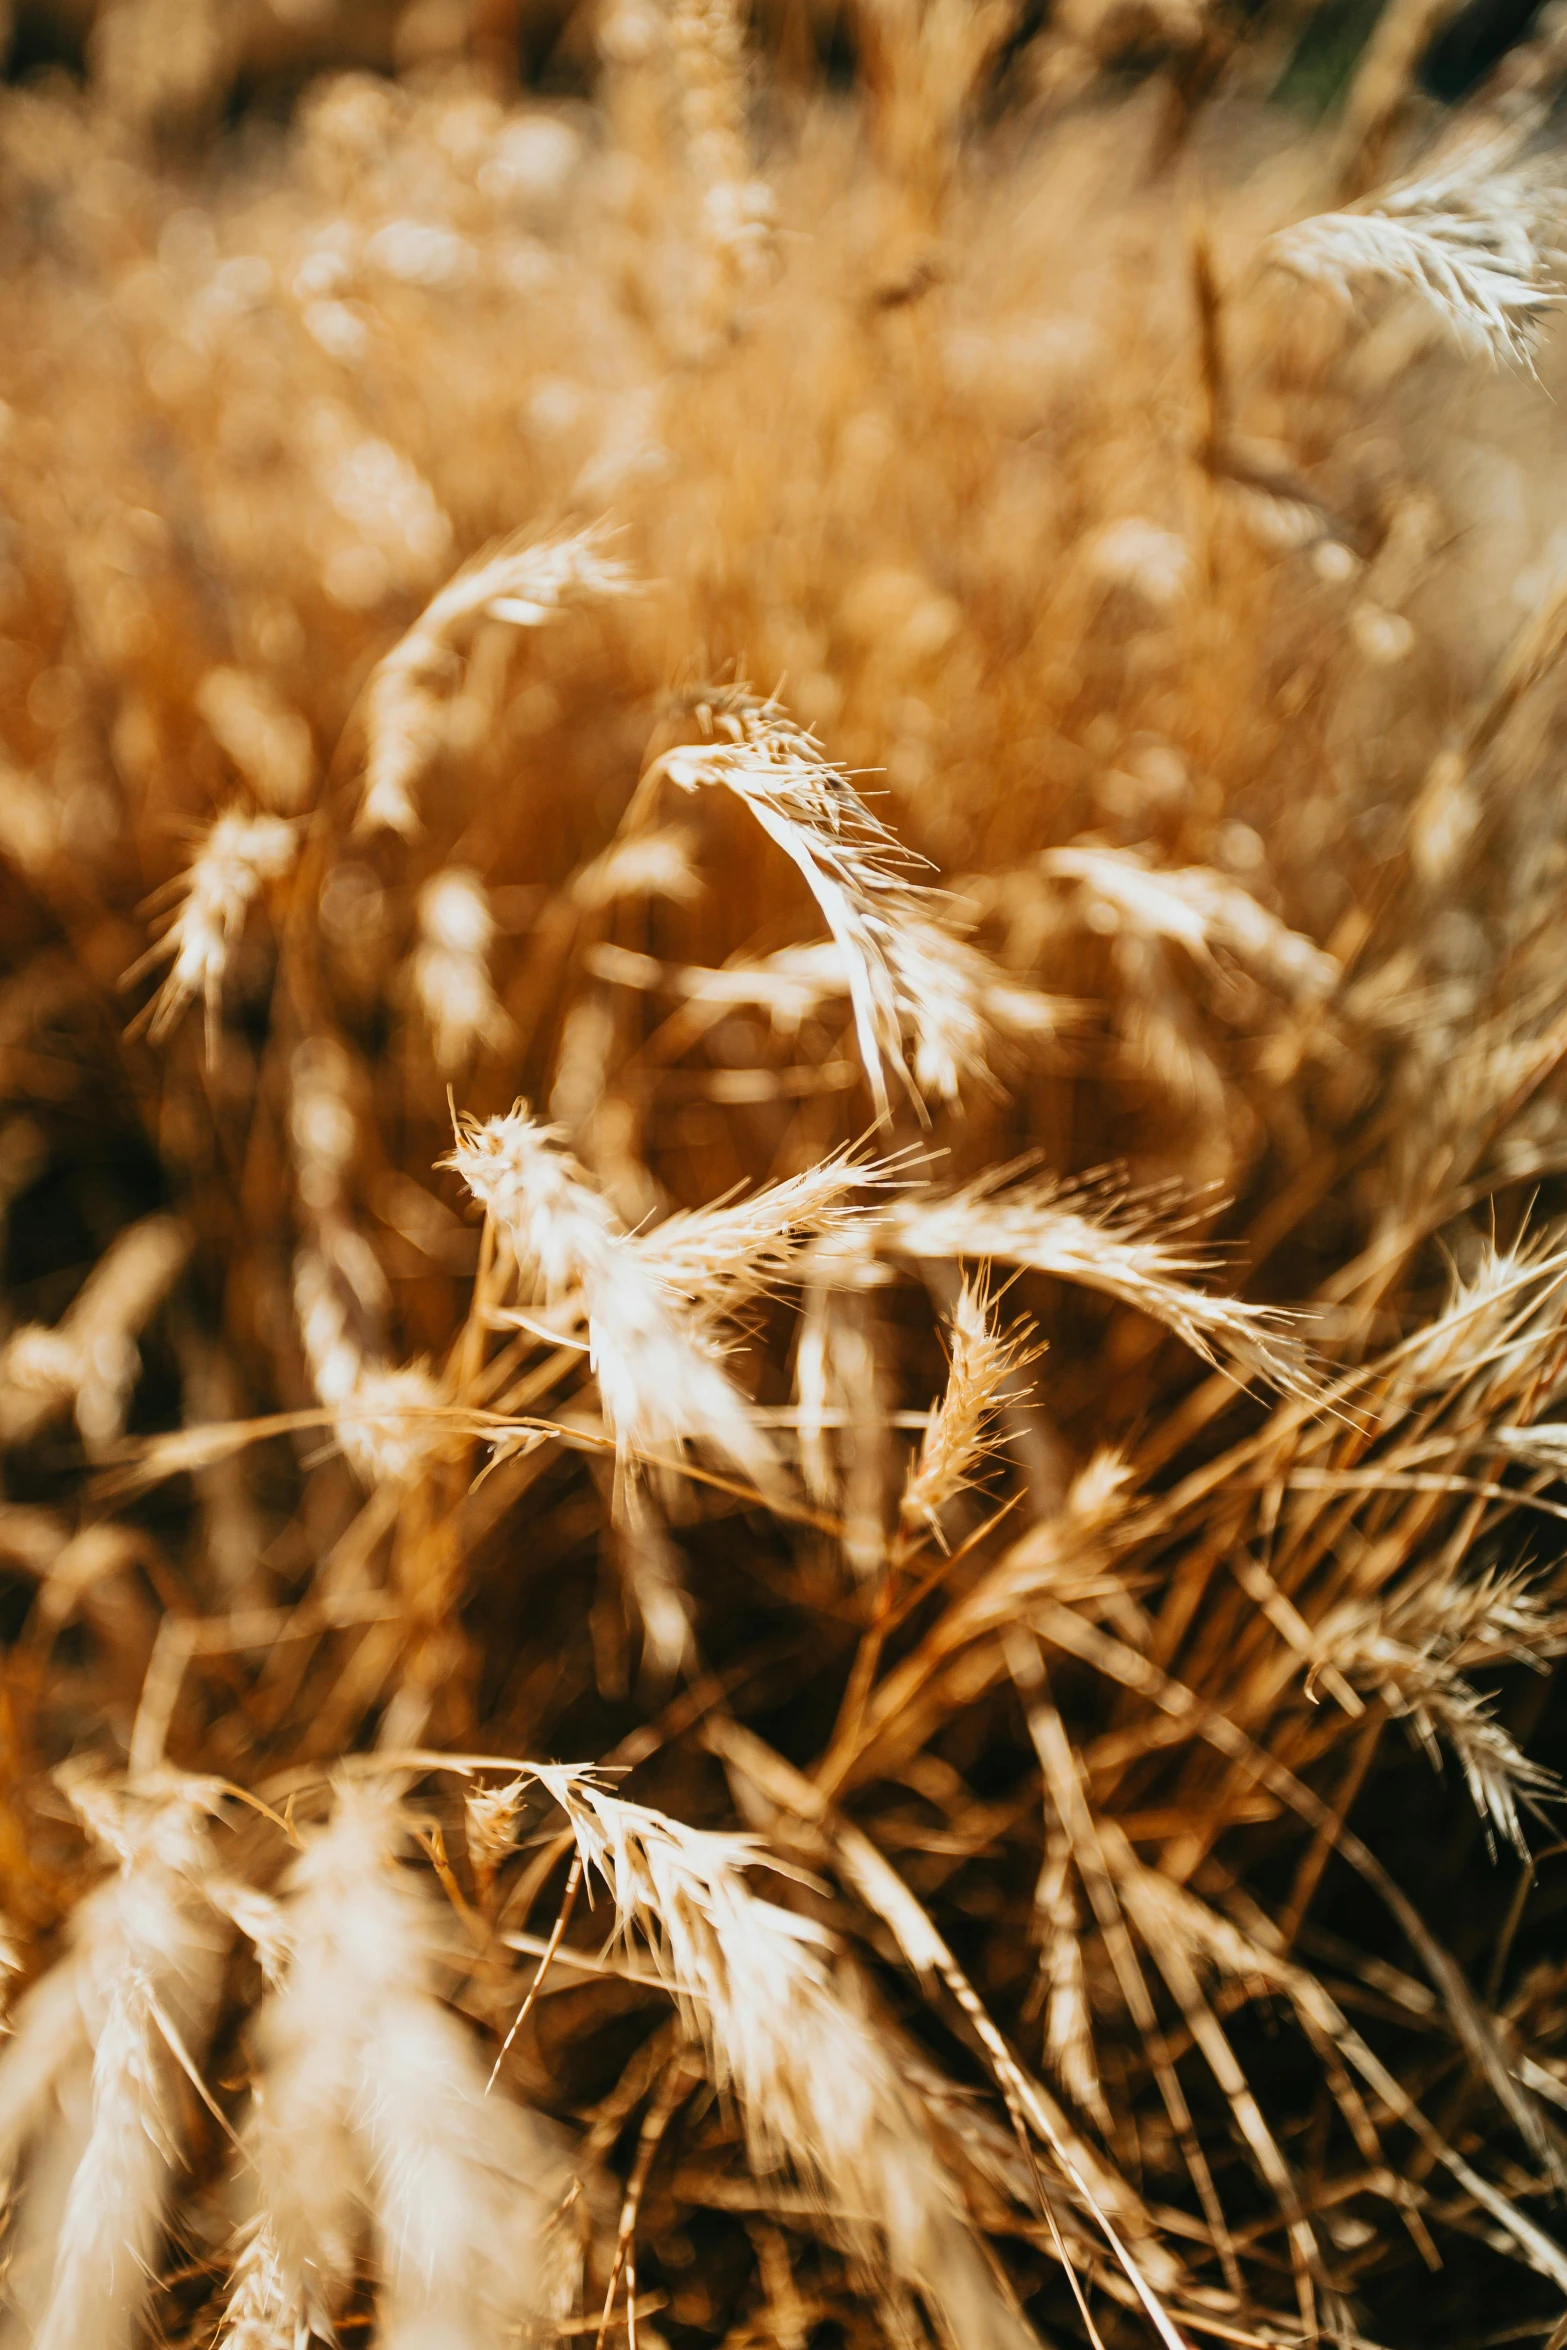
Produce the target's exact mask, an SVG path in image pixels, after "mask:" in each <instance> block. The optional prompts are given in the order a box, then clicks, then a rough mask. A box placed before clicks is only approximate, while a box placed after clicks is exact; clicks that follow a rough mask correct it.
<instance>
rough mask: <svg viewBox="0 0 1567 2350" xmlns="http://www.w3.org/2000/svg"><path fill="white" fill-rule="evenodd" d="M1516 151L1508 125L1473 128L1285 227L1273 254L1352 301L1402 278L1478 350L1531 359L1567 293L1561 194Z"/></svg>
mask: <svg viewBox="0 0 1567 2350" xmlns="http://www.w3.org/2000/svg"><path fill="white" fill-rule="evenodd" d="M1513 152H1514V142H1513V140H1512V139H1511V138H1510V137H1503V138H1501V139H1497V138H1495V137H1492V138H1489V139H1487V138H1480V139H1477V140H1475V141H1473V142H1472V143H1471V144H1469V145H1468V146H1467V147H1466V148H1463V149H1460V151H1459V152H1458V153H1456V154H1455V155H1453V156H1451V157H1450V158H1449V159H1448V160H1446V161H1439V162H1437V163H1436V164H1434V165H1433V166H1432V167H1431V168H1430V169H1429V170H1427V171H1426V172H1424V173H1422V174H1420V175H1419V176H1417V177H1415V178H1413V179H1407V180H1402V181H1400V182H1399V183H1398V185H1397V186H1395V187H1391V188H1387V189H1384V190H1383V191H1382V192H1381V193H1380V194H1378V195H1375V196H1370V197H1367V198H1366V199H1365V201H1364V202H1363V203H1362V204H1359V205H1356V206H1355V207H1354V208H1353V209H1351V210H1349V211H1345V212H1330V213H1322V214H1319V215H1318V216H1317V217H1316V218H1315V219H1312V220H1305V221H1301V222H1299V223H1298V224H1297V225H1296V226H1295V227H1294V228H1289V229H1284V230H1281V231H1280V232H1279V233H1278V234H1277V235H1275V236H1273V237H1271V238H1270V239H1269V240H1268V243H1267V245H1266V247H1265V248H1264V253H1265V257H1266V258H1267V259H1268V260H1271V261H1273V262H1274V263H1276V264H1277V265H1278V267H1280V268H1282V269H1287V270H1289V271H1291V272H1292V273H1293V274H1294V275H1295V276H1297V277H1302V278H1306V279H1308V280H1310V281H1311V282H1313V283H1314V284H1317V285H1321V286H1325V287H1326V288H1327V289H1328V290H1329V292H1331V293H1333V294H1335V295H1337V296H1338V297H1339V299H1340V300H1341V301H1343V302H1345V303H1349V302H1352V301H1353V300H1354V299H1355V297H1356V295H1357V294H1359V293H1360V291H1361V290H1362V289H1363V288H1364V287H1365V286H1367V285H1371V284H1381V285H1391V286H1394V287H1398V288H1402V289H1405V290H1407V291H1408V292H1411V293H1413V294H1415V295H1416V296H1418V297H1419V299H1420V300H1422V301H1423V302H1424V303H1425V304H1426V305H1427V306H1428V308H1429V309H1430V310H1431V311H1432V312H1433V313H1434V314H1435V316H1436V317H1437V318H1438V320H1439V321H1440V322H1441V324H1442V326H1443V327H1444V328H1445V329H1446V331H1447V332H1448V333H1449V334H1450V335H1451V336H1452V338H1453V340H1454V341H1455V342H1456V343H1457V344H1458V345H1459V347H1460V349H1462V350H1463V351H1465V352H1467V353H1469V354H1470V355H1471V356H1474V357H1478V358H1484V359H1489V360H1492V361H1493V362H1494V361H1499V360H1513V361H1516V362H1519V363H1521V364H1522V365H1524V366H1529V365H1531V364H1532V359H1533V352H1534V349H1535V345H1536V342H1537V340H1538V337H1539V333H1540V327H1541V323H1542V321H1543V319H1544V317H1545V315H1546V313H1547V312H1548V311H1549V310H1550V309H1551V308H1553V307H1554V306H1555V304H1556V303H1557V302H1559V301H1560V299H1561V296H1560V291H1559V288H1558V284H1557V279H1558V275H1559V272H1560V267H1561V259H1562V255H1561V250H1560V246H1559V243H1558V237H1559V224H1560V220H1561V216H1562V211H1563V205H1564V197H1563V192H1562V190H1561V189H1560V188H1559V187H1557V186H1556V185H1554V184H1553V183H1552V181H1551V180H1550V177H1549V175H1548V173H1547V171H1546V169H1545V168H1544V167H1543V166H1541V165H1520V166H1514V165H1513V163H1512V155H1513Z"/></svg>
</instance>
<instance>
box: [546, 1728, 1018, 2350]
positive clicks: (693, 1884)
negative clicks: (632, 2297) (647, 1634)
mask: <svg viewBox="0 0 1567 2350" xmlns="http://www.w3.org/2000/svg"><path fill="white" fill-rule="evenodd" d="M537 1776H538V1779H539V1782H540V1784H541V1785H542V1786H544V1787H545V1788H546V1789H547V1790H548V1792H549V1793H550V1794H551V1795H552V1796H553V1797H554V1798H555V1800H556V1801H557V1802H558V1803H559V1804H560V1805H561V1806H562V1808H563V1809H564V1810H565V1812H566V1814H567V1817H568V1818H569V1820H570V1822H571V1825H572V1828H573V1831H574V1832H575V1835H576V1838H577V1845H578V1850H579V1852H580V1853H581V1856H582V1859H583V1862H584V1864H585V1865H586V1866H587V1867H588V1868H589V1869H590V1870H592V1871H594V1872H596V1873H597V1874H598V1875H600V1876H601V1877H602V1878H603V1879H604V1881H605V1882H606V1884H608V1885H609V1886H610V1887H611V1888H612V1890H613V1893H614V1899H615V1910H616V1922H617V1926H618V1928H619V1931H620V1932H621V1933H622V1934H624V1935H627V1936H633V1937H635V1939H636V1940H637V1941H638V1942H640V1943H641V1944H642V1945H643V1946H644V1947H645V1948H646V1949H647V1950H648V1952H649V1954H650V1955H651V1956H652V1958H653V1960H654V1963H655V1965H656V1966H657V1967H658V1969H659V1971H660V1972H661V1973H662V1974H663V1975H664V1977H665V1980H666V1981H667V1982H668V1984H669V1986H670V1989H671V1991H672V1993H673V1994H674V1996H675V1998H676V1999H677V2001H678V2002H679V2003H680V2005H681V2007H682V2010H683V2012H684V2014H685V2016H686V2018H687V2021H688V2025H689V2028H690V2029H691V2031H692V2032H693V2033H694V2034H695V2035H696V2036H697V2037H699V2038H700V2040H701V2042H702V2044H703V2046H704V2048H705V2049H706V2051H707V2054H708V2058H709V2062H710V2063H711V2065H712V2066H713V2068H714V2072H715V2077H716V2078H717V2079H718V2080H719V2082H720V2083H722V2084H724V2085H726V2086H727V2087H729V2088H731V2089H732V2091H733V2093H734V2095H735V2098H736V2100H737V2102H738V2104H739V2107H740V2112H741V2118H742V2120H743V2123H744V2126H745V2133H746V2144H747V2151H748V2153H749V2156H750V2159H751V2162H752V2164H753V2165H754V2166H755V2167H756V2168H757V2169H758V2170H759V2171H760V2172H762V2173H763V2174H764V2175H765V2174H766V2173H768V2172H774V2171H777V2170H780V2169H788V2170H790V2171H792V2172H793V2173H794V2174H795V2175H796V2177H798V2178H799V2179H800V2180H801V2181H802V2183H803V2184H804V2185H805V2186H806V2187H807V2188H808V2189H809V2190H810V2191H811V2193H812V2194H813V2196H814V2197H816V2198H817V2199H819V2201H820V2204H821V2208H822V2210H823V2213H824V2216H825V2217H826V2218H827V2219H828V2221H829V2223H830V2225H831V2226H832V2227H833V2229H834V2231H835V2232H836V2233H837V2234H839V2236H840V2237H841V2238H842V2240H844V2241H845V2242H846V2244H847V2245H848V2247H849V2248H850V2250H851V2251H852V2252H853V2253H854V2255H855V2256H856V2258H857V2259H858V2260H859V2261H860V2262H862V2263H863V2264H864V2266H865V2267H866V2269H867V2270H868V2271H869V2272H870V2274H871V2275H872V2276H874V2277H878V2278H880V2279H881V2280H882V2281H883V2282H884V2283H885V2284H886V2285H888V2286H891V2287H893V2288H894V2289H896V2290H897V2291H899V2292H901V2293H904V2294H906V2293H908V2292H910V2291H913V2292H917V2293H919V2294H920V2295H922V2296H923V2297H924V2299H925V2300H926V2301H927V2303H928V2304H929V2305H930V2306H931V2307H932V2308H933V2309H934V2311H935V2312H936V2313H937V2314H938V2317H939V2319H940V2322H941V2325H942V2330H943V2332H944V2334H946V2335H947V2337H948V2338H949V2339H950V2340H951V2341H952V2342H953V2343H959V2342H966V2343H969V2344H974V2345H988V2346H994V2350H1027V2346H1028V2345H1029V2344H1031V2343H1032V2340H1033V2337H1032V2335H1031V2333H1030V2332H1029V2330H1028V2328H1027V2326H1026V2325H1025V2324H1024V2323H1023V2321H1022V2319H1021V2318H1020V2317H1019V2316H1018V2315H1017V2314H1016V2312H1015V2310H1014V2309H1013V2307H1012V2306H1011V2305H1010V2303H1009V2302H1007V2301H1006V2300H1004V2299H1003V2297H1002V2296H1001V2294H1000V2293H999V2292H998V2290H997V2288H996V2285H995V2281H994V2278H993V2277H992V2275H991V2272H990V2271H989V2269H988V2267H987V2266H986V2264H985V2262H984V2261H983V2259H982V2258H981V2257H980V2255H979V2253H978V2250H977V2247H976V2246H975V2243H974V2241H973V2238H972V2235H971V2234H970V2231H969V2225H968V2221H967V2218H966V2215H965V2214H964V2212H963V2209H962V2205H961V2201H960V2198H959V2196H958V2194H957V2191H956V2189H955V2186H954V2184H953V2182H952V2181H951V2180H950V2179H949V2178H948V2177H947V2175H946V2174H945V2172H944V2171H943V2169H942V2166H941V2164H940V2162H939V2160H938V2158H937V2156H936V2154H935V2151H934V2148H933V2146H932V2143H931V2131H930V2123H929V2117H928V2115H926V2114H925V2113H924V2112H923V2111H922V2109H921V2106H920V2103H919V2100H918V2097H917V2095H916V2094H915V2093H914V2092H913V2091H912V2090H911V2088H910V2087H909V2086H908V2084H907V2083H906V2081H905V2080H904V2078H903V2077H902V2076H901V2075H900V2073H899V2071H898V2069H897V2067H896V2065H895V2063H894V2062H893V2060H892V2058H891V2056H890V2054H889V2052H888V2048H887V2046H886V2043H885V2041H884V2039H883V2037H882V2036H881V2034H880V2033H879V2032H878V2031H877V2029H876V2025H875V2022H874V2019H873V2018H872V2017H871V2015H870V2014H869V2013H868V2012H867V2010H866V2007H865V2005H864V2003H863V2001H862V1999H861V1997H860V1996H859V1992H858V1987H857V1984H856V1982H855V1980H854V1978H853V1977H852V1976H850V1975H848V1974H847V1973H845V1972H844V1971H842V1970H840V1968H839V1966H838V1965H837V1963H836V1960H835V1947H834V1943H833V1939H832V1937H831V1936H830V1935H829V1934H827V1933H826V1932H825V1931H824V1930H823V1929H822V1928H821V1927H819V1926H817V1925H815V1924H814V1923H813V1922H812V1921H811V1920H809V1919H808V1918H805V1917H802V1916H800V1915H798V1914H797V1913H796V1912H795V1911H793V1910H786V1909H783V1908H781V1907H779V1905H778V1904H777V1903H775V1902H771V1901H767V1900H764V1899H762V1898H761V1897H760V1896H759V1895H757V1894H756V1893H754V1892H753V1891H752V1890H751V1888H750V1886H749V1884H748V1883H747V1881H746V1872H747V1871H748V1870H750V1869H754V1868H757V1867H768V1868H772V1869H774V1870H777V1869H779V1868H780V1866H781V1865H782V1864H780V1863H779V1862H778V1861H777V1860H776V1859H774V1858H772V1857H771V1856H770V1855H769V1854H768V1853H767V1852H766V1850H765V1848H764V1847H762V1846H761V1845H759V1843H758V1842H757V1840H756V1839H755V1838H754V1837H751V1836H746V1835H736V1834H715V1833H713V1832H711V1831H706V1830H700V1829H695V1828H689V1827H686V1826H685V1825H684V1824H683V1823H681V1822H679V1821H677V1820H672V1819H669V1818H667V1817H666V1816H665V1815H664V1814H663V1813H660V1812H656V1811H652V1810H649V1809H647V1808H645V1807H644V1806H641V1805H637V1804H631V1803H628V1802H626V1801H624V1800H623V1799H622V1798H620V1797H618V1796H614V1795H611V1794H609V1793H608V1792H607V1791H606V1790H605V1789H603V1788H601V1787H600V1786H598V1785H597V1784H596V1783H595V1782H594V1781H593V1780H592V1779H591V1778H588V1777H585V1776H582V1775H579V1774H576V1773H573V1772H571V1771H569V1770H567V1769H564V1768H562V1767H559V1766H555V1767H545V1766H539V1767H538V1770H537Z"/></svg>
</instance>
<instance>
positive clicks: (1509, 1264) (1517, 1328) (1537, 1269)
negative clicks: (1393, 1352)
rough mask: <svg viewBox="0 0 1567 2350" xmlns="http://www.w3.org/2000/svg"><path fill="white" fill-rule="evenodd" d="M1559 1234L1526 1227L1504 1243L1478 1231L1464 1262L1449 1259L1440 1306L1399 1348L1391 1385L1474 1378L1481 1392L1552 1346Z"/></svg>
mask: <svg viewBox="0 0 1567 2350" xmlns="http://www.w3.org/2000/svg"><path fill="white" fill-rule="evenodd" d="M1563 1238H1564V1236H1563V1233H1562V1231H1561V1230H1560V1228H1559V1227H1556V1226H1543V1227H1540V1228H1537V1229H1535V1230H1533V1231H1529V1230H1525V1231H1524V1232H1523V1233H1521V1234H1520V1235H1519V1237H1518V1238H1517V1239H1516V1240H1515V1241H1514V1242H1513V1243H1512V1245H1511V1246H1510V1247H1508V1248H1499V1247H1498V1246H1497V1244H1496V1238H1495V1235H1494V1234H1486V1235H1484V1236H1482V1237H1481V1240H1480V1245H1479V1248H1478V1251H1477V1252H1476V1254H1475V1256H1474V1258H1473V1261H1472V1262H1471V1263H1470V1265H1469V1267H1468V1270H1467V1271H1465V1272H1460V1271H1459V1269H1458V1266H1457V1265H1456V1264H1454V1265H1453V1267H1452V1274H1451V1280H1450V1284H1449V1289H1448V1295H1447V1300H1446V1303H1445V1304H1444V1305H1443V1307H1442V1310H1441V1312H1440V1313H1438V1314H1435V1315H1433V1316H1432V1318H1431V1320H1430V1321H1429V1322H1427V1323H1426V1324H1425V1326H1424V1328H1423V1329H1421V1330H1419V1331H1418V1332H1416V1333H1415V1334H1413V1335H1412V1336H1411V1338H1410V1339H1409V1340H1408V1341H1406V1343H1405V1345H1404V1346H1403V1347H1402V1348H1401V1349H1400V1350H1399V1355H1398V1357H1397V1359H1396V1360H1395V1364H1394V1367H1393V1384H1394V1392H1395V1393H1397V1392H1399V1391H1400V1390H1408V1389H1413V1390H1414V1391H1415V1392H1416V1393H1417V1394H1434V1393H1440V1392H1442V1391H1444V1390H1451V1389H1456V1388H1458V1387H1460V1386H1464V1385H1468V1384H1473V1386H1474V1387H1475V1388H1476V1390H1477V1391H1478V1392H1480V1393H1484V1391H1485V1390H1486V1389H1487V1388H1490V1387H1492V1386H1495V1385H1497V1384H1498V1383H1501V1382H1505V1381H1507V1380H1509V1379H1510V1377H1511V1376H1512V1375H1513V1374H1514V1373H1516V1371H1517V1370H1518V1368H1519V1367H1520V1366H1521V1365H1522V1364H1524V1363H1526V1362H1528V1361H1530V1360H1531V1359H1533V1358H1535V1357H1537V1356H1538V1355H1539V1354H1540V1353H1541V1351H1542V1349H1546V1350H1549V1349H1550V1348H1551V1346H1552V1343H1553V1341H1554V1339H1555V1336H1556V1333H1557V1330H1558V1329H1559V1327H1560V1324H1561V1320H1562V1316H1563V1312H1564V1306H1567V1300H1564V1295H1563V1292H1564V1289H1567V1248H1564V1246H1563Z"/></svg>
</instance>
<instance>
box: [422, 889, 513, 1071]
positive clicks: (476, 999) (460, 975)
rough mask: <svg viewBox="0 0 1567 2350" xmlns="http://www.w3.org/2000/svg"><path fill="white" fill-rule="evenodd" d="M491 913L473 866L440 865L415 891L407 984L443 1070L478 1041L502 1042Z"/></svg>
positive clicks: (457, 1064)
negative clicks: (415, 924) (415, 934)
mask: <svg viewBox="0 0 1567 2350" xmlns="http://www.w3.org/2000/svg"><path fill="white" fill-rule="evenodd" d="M494 940H495V916H494V914H493V913H492V912H491V910H490V900H489V894H488V892H487V891H486V889H485V886H484V883H483V882H482V881H481V880H480V878H479V876H478V874H477V873H470V872H468V871H467V870H466V869H465V868H464V867H462V866H458V865H447V866H444V867H443V868H442V870H441V871H440V872H439V873H436V874H434V875H432V877H431V878H430V880H428V881H427V882H426V883H425V885H424V887H423V889H422V890H421V891H420V892H419V943H418V945H417V947H416V948H415V949H414V953H413V960H412V963H411V966H410V976H411V978H412V981H413V991H414V996H415V999H416V1001H417V1002H418V1005H419V1008H420V1010H421V1011H422V1012H423V1014H424V1016H425V1019H426V1021H427V1022H428V1023H429V1028H430V1040H431V1043H432V1044H433V1046H434V1049H435V1058H436V1061H437V1063H438V1065H439V1066H440V1067H441V1068H442V1069H458V1068H461V1066H462V1064H463V1063H464V1061H466V1060H467V1058H468V1056H469V1055H470V1053H472V1052H474V1051H475V1050H477V1049H478V1048H479V1047H481V1046H486V1045H488V1046H499V1045H503V1044H504V1043H505V1042H506V1040H507V1038H508V1037H509V1036H510V1034H511V1023H510V1021H509V1020H508V1019H507V1017H506V1014H505V1012H504V1011H503V1009H502V1008H501V1004H500V1000H499V998H498V997H497V995H496V993H495V988H494V985H493V983H492V981H491V978H490V962H489V957H490V949H491V947H492V945H493V944H494Z"/></svg>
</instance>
